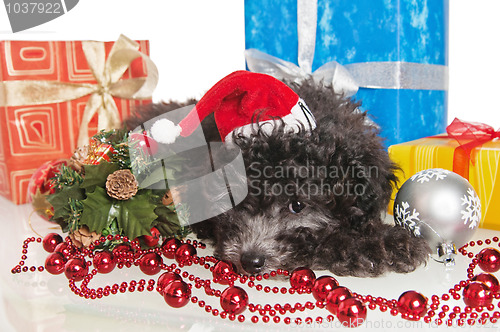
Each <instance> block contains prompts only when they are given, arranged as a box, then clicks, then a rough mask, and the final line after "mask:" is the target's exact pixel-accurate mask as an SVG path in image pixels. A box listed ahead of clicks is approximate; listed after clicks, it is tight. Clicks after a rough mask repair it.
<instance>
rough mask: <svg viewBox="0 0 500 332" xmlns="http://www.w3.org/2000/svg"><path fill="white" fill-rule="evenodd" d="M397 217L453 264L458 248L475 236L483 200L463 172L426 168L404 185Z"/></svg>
mask: <svg viewBox="0 0 500 332" xmlns="http://www.w3.org/2000/svg"><path fill="white" fill-rule="evenodd" d="M394 221H395V223H396V224H397V225H399V226H401V227H404V228H405V229H407V230H408V231H410V232H412V234H413V235H415V236H421V237H423V238H425V239H426V240H427V242H428V243H429V246H430V247H431V249H432V250H433V252H434V254H433V258H435V259H436V260H438V261H440V262H443V263H446V264H447V265H452V264H450V262H454V256H455V255H456V248H459V247H461V246H462V245H464V244H465V243H467V242H468V241H469V240H470V239H471V238H472V236H473V235H474V232H475V230H476V228H477V227H478V225H479V222H480V221H481V203H480V200H479V197H478V196H477V194H476V192H475V191H474V188H473V187H472V186H471V185H470V183H469V182H468V181H467V180H466V179H464V178H463V177H461V176H460V175H458V174H456V173H453V172H451V171H448V170H444V169H440V168H433V169H427V170H424V171H421V172H418V173H416V174H414V175H413V176H412V177H411V178H409V179H408V180H407V181H406V182H405V183H404V184H403V185H402V186H401V189H400V190H399V192H398V194H397V195H396V198H395V201H394ZM450 248H455V249H453V250H450Z"/></svg>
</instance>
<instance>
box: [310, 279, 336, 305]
mask: <svg viewBox="0 0 500 332" xmlns="http://www.w3.org/2000/svg"><path fill="white" fill-rule="evenodd" d="M338 285H339V283H338V282H337V280H335V278H333V277H330V276H321V277H319V278H318V279H316V280H315V281H314V284H313V287H312V294H313V296H314V298H315V299H316V301H324V300H325V299H326V296H327V295H328V293H329V292H330V291H331V290H332V289H334V288H335V287H337V286H338Z"/></svg>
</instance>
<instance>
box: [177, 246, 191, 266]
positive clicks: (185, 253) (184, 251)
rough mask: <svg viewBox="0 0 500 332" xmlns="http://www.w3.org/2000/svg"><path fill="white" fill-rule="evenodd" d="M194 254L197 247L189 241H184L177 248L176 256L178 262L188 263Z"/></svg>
mask: <svg viewBox="0 0 500 332" xmlns="http://www.w3.org/2000/svg"><path fill="white" fill-rule="evenodd" d="M194 255H196V248H195V247H193V245H191V244H189V243H184V244H181V245H180V246H179V248H177V250H176V251H175V255H174V257H175V260H176V261H177V263H179V264H186V263H187V262H188V261H191V259H192V258H193V256H194Z"/></svg>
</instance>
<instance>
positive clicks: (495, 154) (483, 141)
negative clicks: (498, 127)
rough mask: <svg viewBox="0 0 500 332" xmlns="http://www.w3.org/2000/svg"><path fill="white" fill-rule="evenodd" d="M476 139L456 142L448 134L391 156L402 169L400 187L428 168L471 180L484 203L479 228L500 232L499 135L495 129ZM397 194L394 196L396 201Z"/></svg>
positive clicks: (398, 146)
mask: <svg viewBox="0 0 500 332" xmlns="http://www.w3.org/2000/svg"><path fill="white" fill-rule="evenodd" d="M457 121H458V122H460V121H459V120H458V119H455V120H454V122H453V123H452V124H457ZM461 123H462V124H465V125H466V126H467V127H469V128H470V126H469V125H473V126H474V125H478V126H485V125H483V124H470V123H463V122H461ZM450 126H451V125H450ZM489 128H491V127H489ZM475 135H476V139H470V137H469V138H466V139H464V140H463V141H462V140H460V139H459V140H457V139H455V138H453V136H454V135H453V134H450V131H448V134H447V135H446V134H445V135H438V136H433V137H427V138H421V139H418V140H415V141H411V142H406V143H401V144H396V145H392V146H390V147H389V155H390V157H391V159H392V160H393V161H394V162H395V163H397V164H398V165H399V166H400V167H401V169H402V172H398V178H399V185H402V184H403V183H404V181H406V180H407V179H408V178H410V177H411V176H412V175H413V174H415V173H417V172H419V171H421V170H425V169H429V168H444V169H447V170H451V171H454V172H456V173H458V174H460V175H462V176H464V177H465V178H468V180H469V182H470V183H471V185H472V186H473V187H474V189H475V190H476V193H477V194H478V195H479V198H480V199H481V222H480V224H479V227H483V228H489V229H495V230H500V178H498V176H499V163H500V140H498V138H496V137H497V136H498V133H496V132H494V131H493V130H492V129H490V130H489V133H488V134H484V133H479V134H478V133H475ZM477 137H479V138H477ZM469 152H470V155H469ZM496 181H499V183H497V182H496ZM396 192H397V191H396V190H395V191H394V192H393V199H394V197H395V196H396ZM392 209H393V200H391V204H390V206H389V212H390V213H391V214H392V212H393V210H392Z"/></svg>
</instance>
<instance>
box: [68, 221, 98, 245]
mask: <svg viewBox="0 0 500 332" xmlns="http://www.w3.org/2000/svg"><path fill="white" fill-rule="evenodd" d="M69 237H70V239H71V242H73V245H74V246H75V247H78V248H81V247H85V248H88V247H89V246H90V244H91V243H92V242H94V241H96V240H99V239H100V237H101V234H97V233H96V232H91V231H90V230H89V228H88V227H87V226H85V225H84V226H82V227H81V228H80V229H78V230H76V231H75V232H74V233H72V234H70V235H69Z"/></svg>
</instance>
